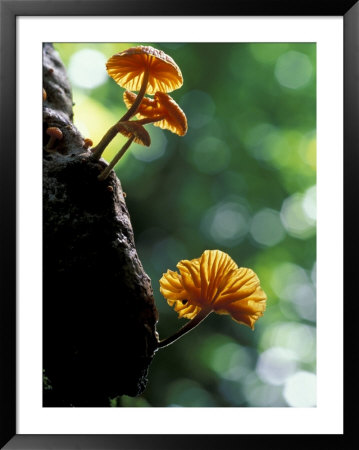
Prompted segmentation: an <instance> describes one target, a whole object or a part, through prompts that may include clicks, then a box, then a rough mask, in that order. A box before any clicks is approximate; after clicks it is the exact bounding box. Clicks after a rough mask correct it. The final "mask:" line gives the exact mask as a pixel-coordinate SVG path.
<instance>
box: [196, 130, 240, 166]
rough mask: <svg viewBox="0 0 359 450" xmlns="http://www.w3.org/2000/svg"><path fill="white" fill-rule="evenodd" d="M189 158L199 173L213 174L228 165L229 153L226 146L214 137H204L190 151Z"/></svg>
mask: <svg viewBox="0 0 359 450" xmlns="http://www.w3.org/2000/svg"><path fill="white" fill-rule="evenodd" d="M191 158H192V161H193V163H194V164H195V166H196V167H197V169H198V170H199V171H200V172H204V173H208V174H211V175H212V174H215V173H219V172H222V171H223V170H224V169H226V168H227V167H228V165H229V162H230V159H231V151H230V149H229V148H228V147H227V145H226V144H225V143H224V142H223V141H221V140H220V139H217V138H215V137H211V136H208V137H205V138H204V139H202V140H200V141H199V142H198V144H196V145H195V147H194V151H193V150H191Z"/></svg>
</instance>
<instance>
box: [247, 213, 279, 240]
mask: <svg viewBox="0 0 359 450" xmlns="http://www.w3.org/2000/svg"><path fill="white" fill-rule="evenodd" d="M250 232H251V235H252V237H253V239H254V240H255V241H257V242H258V243H259V244H262V245H266V246H272V245H275V244H278V243H279V242H280V241H282V240H283V239H284V237H285V230H284V228H283V226H282V223H281V220H280V216H279V213H278V212H277V211H274V210H273V209H269V208H264V209H262V210H261V211H259V212H258V213H257V214H256V215H255V216H254V217H253V218H252V223H251V229H250Z"/></svg>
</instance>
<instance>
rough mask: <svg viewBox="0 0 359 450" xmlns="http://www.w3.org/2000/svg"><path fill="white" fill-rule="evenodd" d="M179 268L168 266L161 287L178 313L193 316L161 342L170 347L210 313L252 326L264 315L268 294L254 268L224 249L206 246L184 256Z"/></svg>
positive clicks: (182, 315)
mask: <svg viewBox="0 0 359 450" xmlns="http://www.w3.org/2000/svg"><path fill="white" fill-rule="evenodd" d="M177 268H178V270H179V273H178V272H175V271H172V270H167V272H166V273H164V274H163V276H162V278H161V279H160V286H161V287H160V291H161V293H162V295H163V296H164V297H165V298H166V300H167V302H168V304H169V305H170V306H172V307H174V310H175V311H176V312H177V313H178V317H179V318H181V317H185V318H187V319H191V320H190V322H187V323H186V325H184V326H183V327H182V328H181V329H180V330H178V331H177V332H176V333H175V334H173V335H172V336H170V337H168V338H167V339H164V340H162V341H160V342H159V343H158V348H161V347H166V346H167V345H169V344H171V343H172V342H174V341H176V340H177V339H178V338H180V337H181V336H183V335H184V334H185V333H188V331H190V330H192V329H193V328H194V327H196V326H197V325H198V324H199V323H200V322H202V320H204V319H205V318H206V317H207V316H208V315H209V314H211V313H212V312H215V313H217V314H228V315H230V316H231V317H232V319H233V320H235V321H236V322H238V323H240V324H243V325H247V326H249V327H250V328H252V330H253V329H254V324H255V323H256V321H257V320H258V319H259V318H260V317H262V316H263V313H264V311H265V309H266V301H267V296H266V294H265V292H264V291H263V289H262V288H261V286H260V280H259V278H258V276H257V274H256V273H255V272H253V270H252V269H248V268H245V267H238V265H237V264H236V263H235V262H234V261H233V259H232V258H231V257H230V256H229V255H227V253H224V252H222V251H220V250H206V251H205V252H203V254H202V255H201V256H200V257H199V258H195V259H192V260H182V261H180V262H179V263H178V264H177Z"/></svg>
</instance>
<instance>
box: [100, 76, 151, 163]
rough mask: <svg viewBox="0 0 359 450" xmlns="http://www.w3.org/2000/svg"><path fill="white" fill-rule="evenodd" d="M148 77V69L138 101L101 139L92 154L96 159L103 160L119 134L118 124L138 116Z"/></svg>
mask: <svg viewBox="0 0 359 450" xmlns="http://www.w3.org/2000/svg"><path fill="white" fill-rule="evenodd" d="M148 77H149V70H148V69H147V70H146V71H145V72H144V75H143V80H142V85H141V89H140V92H139V93H138V95H137V97H136V100H135V101H134V102H133V105H132V106H131V108H130V109H129V110H128V111H127V112H126V114H125V115H124V116H122V117H121V119H120V120H119V121H118V122H117V123H116V124H115V125H114V126H113V127H111V128H110V129H109V130H108V131H107V133H106V134H105V135H104V137H103V138H102V139H101V141H100V142H99V143H98V144H97V145H96V147H93V149H92V152H93V156H94V157H95V158H96V159H100V158H101V155H102V153H103V151H104V150H105V148H106V147H107V146H108V144H109V143H110V142H111V141H112V139H113V138H114V137H115V136H116V134H117V133H118V129H117V124H118V123H120V122H124V121H126V120H128V119H130V118H131V117H132V116H134V115H135V114H136V112H137V110H138V108H139V106H140V104H141V102H142V99H143V97H144V96H145V93H146V89H147V84H148Z"/></svg>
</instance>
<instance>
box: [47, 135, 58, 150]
mask: <svg viewBox="0 0 359 450" xmlns="http://www.w3.org/2000/svg"><path fill="white" fill-rule="evenodd" d="M56 139H57V138H56V137H55V136H50V139H49V142H48V143H47V145H46V147H45V149H46V150H50V149H52V147H53V145H54V144H55V141H56Z"/></svg>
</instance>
